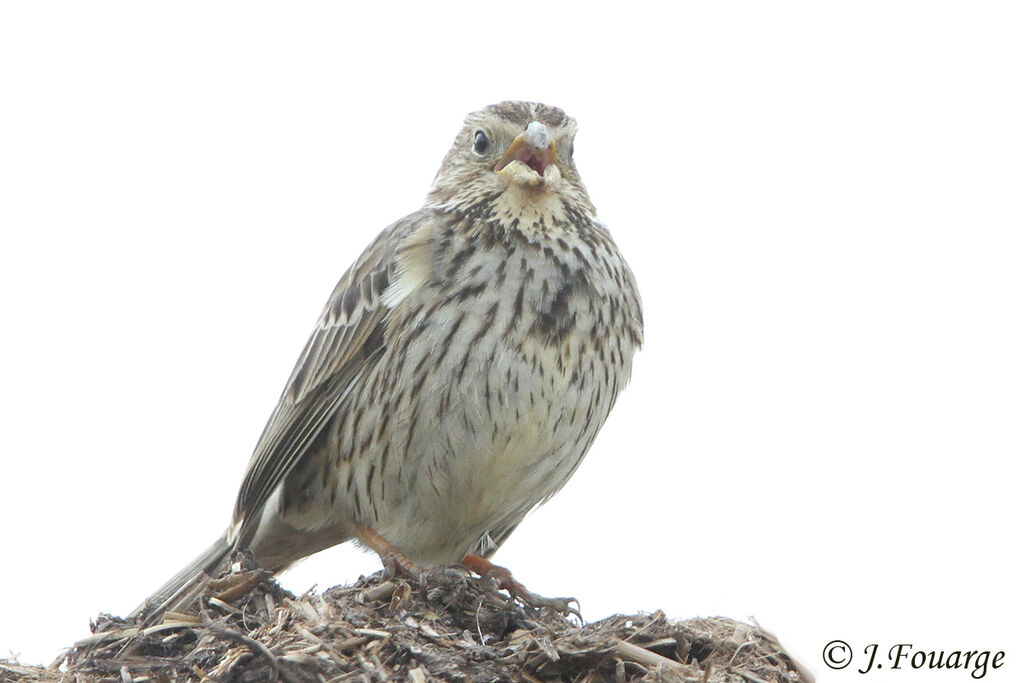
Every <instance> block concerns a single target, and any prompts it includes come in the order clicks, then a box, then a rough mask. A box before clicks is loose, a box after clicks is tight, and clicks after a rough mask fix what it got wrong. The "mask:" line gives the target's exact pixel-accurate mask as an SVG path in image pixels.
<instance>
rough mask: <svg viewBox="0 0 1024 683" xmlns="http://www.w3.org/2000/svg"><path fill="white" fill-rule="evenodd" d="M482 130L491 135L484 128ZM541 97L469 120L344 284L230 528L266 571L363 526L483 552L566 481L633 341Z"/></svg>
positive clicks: (401, 543) (615, 255) (610, 261)
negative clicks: (407, 209)
mask: <svg viewBox="0 0 1024 683" xmlns="http://www.w3.org/2000/svg"><path fill="white" fill-rule="evenodd" d="M481 134H482V135H483V138H482V137H481ZM574 135H575V122H574V121H573V120H572V119H570V118H569V117H567V116H566V115H565V114H564V112H562V111H561V110H560V109H556V108H554V107H549V106H546V105H541V104H532V103H519V102H506V103H502V104H498V105H494V106H491V107H488V108H486V109H484V110H482V111H480V112H477V113H474V114H471V115H470V116H469V117H467V119H466V123H465V126H464V128H463V130H462V132H461V133H460V134H459V136H458V137H457V138H456V140H455V144H454V145H453V147H452V149H451V151H450V152H449V153H448V155H447V156H446V158H445V160H444V162H443V164H442V166H441V169H440V171H439V172H438V175H437V177H436V179H435V181H434V185H433V187H432V188H431V191H430V193H429V195H428V198H427V203H426V205H425V206H424V207H423V208H422V209H421V210H420V211H417V212H416V213H414V214H412V215H410V216H407V217H406V218H403V219H402V220H400V221H398V222H397V223H394V224H393V225H391V226H390V227H388V228H387V229H386V230H384V231H383V232H382V233H381V234H380V235H379V236H378V237H377V238H376V239H375V240H374V241H373V243H372V244H371V245H370V246H369V247H368V248H367V249H366V251H365V252H364V253H363V254H362V255H361V256H360V257H359V258H358V259H357V260H356V262H355V263H354V264H353V265H352V267H351V268H349V270H348V271H347V272H346V273H345V275H344V276H343V277H342V279H341V281H340V282H339V283H338V285H337V287H335V290H334V292H333V293H332V295H331V297H330V299H329V300H328V302H327V305H326V307H325V308H324V311H323V313H322V314H321V316H320V319H319V321H318V322H317V326H316V328H315V330H314V332H313V335H312V337H311V338H310V340H309V342H308V343H307V345H306V348H305V349H304V350H303V352H302V355H301V356H300V357H299V361H298V363H297V364H296V366H295V369H294V371H293V372H292V376H291V377H290V378H289V380H288V384H287V385H286V388H285V390H284V393H283V394H282V396H281V399H280V402H279V404H278V406H277V408H276V410H275V411H274V413H273V415H272V416H271V418H270V420H269V422H268V424H267V426H266V428H265V429H264V432H263V435H262V437H261V438H260V441H259V444H258V445H257V447H256V451H255V453H254V454H253V457H252V460H251V462H250V464H249V469H248V471H247V473H246V476H245V480H244V482H243V484H242V487H241V490H240V492H239V495H238V499H237V502H236V505H235V513H234V520H233V522H232V525H231V527H230V528H229V530H228V532H227V533H226V534H225V536H224V537H223V538H222V539H219V540H218V541H217V543H215V544H214V545H213V546H211V548H210V549H209V550H208V551H207V552H206V553H204V554H203V555H201V556H200V557H199V558H197V559H196V561H195V562H193V563H192V564H191V565H189V566H188V567H186V568H185V569H184V570H182V572H180V573H179V575H178V576H176V577H175V578H174V579H172V581H171V582H169V583H168V584H167V585H166V586H164V587H163V588H162V589H161V590H160V591H159V592H158V595H163V596H166V595H168V594H170V593H172V592H174V591H175V590H177V589H178V588H179V587H180V586H181V585H182V584H183V583H184V582H186V581H188V580H189V578H191V577H192V575H194V574H196V572H197V571H198V570H204V571H206V572H208V573H215V572H216V571H217V569H218V568H219V566H220V565H222V564H223V562H224V561H225V558H226V557H227V555H228V554H229V552H230V550H231V549H233V548H251V549H252V551H253V553H254V555H255V558H256V561H257V563H258V564H259V565H260V566H262V567H264V568H266V569H269V570H271V571H274V572H277V571H280V570H282V569H284V568H285V567H287V566H288V565H289V564H291V563H293V562H295V561H296V560H298V559H301V558H302V557H305V556H306V555H309V554H311V553H313V552H316V551H318V550H321V549H323V548H326V547H329V546H332V545H335V544H338V543H342V542H344V541H347V540H350V539H351V538H353V535H354V533H355V526H356V525H357V524H365V525H367V526H368V527H370V528H372V529H373V530H374V531H376V532H377V533H378V534H380V536H382V537H383V538H384V539H385V540H386V541H388V542H389V543H390V544H392V545H393V546H394V547H395V548H397V550H398V551H400V552H401V553H402V554H403V555H404V556H405V557H407V558H408V559H410V560H411V561H413V562H415V563H417V564H419V565H422V566H435V565H439V564H443V563H447V562H454V561H458V560H460V559H461V558H463V556H465V555H466V554H467V553H475V554H478V555H481V556H483V557H488V556H490V555H491V554H492V553H493V552H494V550H495V549H496V548H497V547H498V546H499V545H501V543H502V542H503V541H504V540H505V539H506V538H507V537H508V535H509V534H510V533H511V532H512V530H513V529H514V528H515V527H516V525H517V524H518V523H519V522H520V520H521V519H522V518H523V516H524V515H525V514H526V513H527V512H528V511H529V510H530V509H531V508H533V507H534V506H536V505H537V504H539V503H542V502H543V501H545V500H546V499H547V498H549V497H550V496H551V495H553V494H554V493H555V492H556V491H557V490H558V489H559V488H561V487H562V485H563V484H564V483H565V482H566V480H567V479H568V478H569V477H570V476H571V474H572V473H573V472H574V471H575V469H576V467H577V466H578V465H579V463H580V461H581V459H582V458H583V456H584V455H585V454H586V452H587V450H588V449H589V448H590V445H591V444H592V443H593V441H594V438H595V437H596V435H597V432H598V430H599V429H600V427H601V425H602V424H603V423H604V421H605V418H606V417H607V415H608V412H609V411H610V410H611V407H612V405H613V404H614V402H615V399H616V396H617V395H618V393H619V392H620V391H621V390H622V388H623V387H624V386H625V384H626V382H627V381H628V379H629V375H630V369H631V363H632V357H633V354H634V352H635V351H636V350H637V349H638V348H639V346H640V344H641V341H642V317H641V308H640V298H639V294H638V292H637V289H636V285H635V282H634V279H633V275H632V273H631V272H630V270H629V268H628V266H627V265H626V263H625V261H624V260H623V258H622V256H621V255H620V254H619V251H618V250H617V248H616V247H615V244H614V243H613V242H612V239H611V237H610V236H609V234H608V231H607V230H606V228H605V227H604V226H603V225H602V224H601V223H600V222H599V221H598V220H597V218H596V215H595V212H594V208H593V206H592V204H591V203H590V200H589V198H588V196H587V193H586V190H585V189H584V187H583V185H582V183H581V182H580V179H579V175H578V174H577V172H576V168H575V164H574V163H573V160H572V144H573V136H574Z"/></svg>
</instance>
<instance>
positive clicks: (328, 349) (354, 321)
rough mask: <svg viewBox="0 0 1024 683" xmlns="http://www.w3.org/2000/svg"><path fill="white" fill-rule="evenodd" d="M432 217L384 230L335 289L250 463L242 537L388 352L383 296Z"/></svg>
mask: <svg viewBox="0 0 1024 683" xmlns="http://www.w3.org/2000/svg"><path fill="white" fill-rule="evenodd" d="M431 218H432V217H431V216H430V215H429V214H424V213H422V212H420V213H415V214H412V215H410V216H408V217H406V218H404V219H402V220H400V221H398V222H397V223H395V224H393V225H391V226H390V227H389V228H387V229H386V230H384V232H382V233H381V234H380V235H379V236H378V237H377V239H376V240H375V241H374V242H373V243H372V244H371V245H370V246H369V247H368V248H367V249H366V251H364V252H363V254H362V255H361V256H360V257H359V259H358V260H357V261H356V262H355V263H354V264H352V266H351V267H350V268H349V269H348V271H347V272H346V273H345V275H343V276H342V278H341V281H339V282H338V285H337V286H336V287H335V288H334V292H333V293H332V294H331V298H330V299H329V300H328V301H327V305H326V306H325V307H324V310H323V313H322V314H321V315H320V319H319V321H318V322H317V326H316V329H315V330H314V331H313V335H312V336H311V337H310V339H309V341H308V342H307V343H306V347H305V349H303V351H302V355H301V356H299V360H298V362H297V363H296V365H295V369H294V370H292V375H291V377H290V378H289V380H288V384H287V385H286V386H285V390H284V393H282V394H281V399H280V401H279V402H278V404H277V408H275V409H274V413H273V414H272V415H271V416H270V420H269V421H268V422H267V426H266V427H265V428H264V429H263V434H262V436H260V440H259V442H258V443H257V445H256V450H255V451H254V452H253V455H252V459H251V460H250V461H249V469H248V471H247V472H246V474H245V480H244V481H243V482H242V488H241V490H240V491H239V492H238V499H237V501H236V502H235V515H234V519H235V523H234V525H233V528H234V530H235V531H236V532H238V533H237V534H233V537H235V538H237V537H239V536H240V537H241V539H242V542H243V543H245V542H246V541H247V536H248V535H249V534H250V533H251V532H253V531H255V527H256V525H257V524H258V523H259V518H260V516H261V511H262V509H263V506H264V504H265V503H266V502H267V499H268V498H270V496H271V495H272V494H273V492H274V490H275V489H276V488H277V487H278V486H279V485H280V484H281V482H282V481H284V479H285V477H286V476H288V473H289V472H291V470H292V469H293V468H294V467H295V465H296V463H297V462H298V461H299V460H300V459H301V458H302V457H303V455H305V453H306V452H307V451H308V450H309V447H310V446H311V445H312V443H313V442H314V441H315V440H316V438H317V437H318V435H319V434H320V432H321V431H322V430H323V428H324V427H325V426H326V425H327V424H328V423H329V422H330V420H331V418H332V416H333V415H334V412H335V411H336V409H337V407H338V405H339V403H341V401H342V400H343V399H344V398H345V396H346V395H347V394H348V393H349V391H351V389H352V387H353V386H354V385H355V384H356V383H357V382H358V381H359V379H360V377H362V376H363V374H364V373H365V372H366V371H367V369H368V368H369V367H371V366H372V364H373V363H374V362H375V360H376V359H377V358H378V357H379V356H380V355H381V353H382V352H383V350H384V332H385V325H386V322H387V313H388V311H389V310H390V306H389V305H388V303H389V302H388V301H385V300H383V299H384V295H385V292H386V291H387V290H388V286H389V284H390V283H391V282H392V281H394V279H395V275H396V273H395V269H396V258H395V254H396V251H397V250H398V249H399V248H400V246H401V244H402V242H403V241H404V240H405V238H406V237H407V236H408V235H409V234H411V233H412V232H414V231H415V230H416V229H417V228H420V227H423V226H424V224H425V223H430V222H431Z"/></svg>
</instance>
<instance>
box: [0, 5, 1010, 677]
mask: <svg viewBox="0 0 1024 683" xmlns="http://www.w3.org/2000/svg"><path fill="white" fill-rule="evenodd" d="M362 4H365V3H362ZM381 4H382V5H384V4H390V3H381ZM1022 33H1024V22H1022V17H1021V14H1020V12H1019V11H1018V10H1016V9H1015V8H1013V3H1005V4H999V3H968V2H962V3H956V2H928V3H923V2H922V3H909V2H859V3H843V4H842V5H840V4H837V3H836V4H833V3H817V2H804V3H794V2H780V3H734V2H719V3H699V4H688V5H681V6H677V7H675V8H674V9H672V10H669V9H666V8H665V7H659V6H656V5H646V4H644V3H630V4H629V6H628V8H625V7H623V8H620V9H617V10H614V11H605V10H601V9H597V8H595V7H593V6H587V7H585V8H584V7H582V6H576V7H569V6H568V5H561V4H557V5H556V4H555V3H551V4H544V3H540V4H530V3H525V4H524V3H519V2H516V3H494V4H490V5H487V6H486V7H485V6H484V5H483V4H482V3H481V4H477V3H466V4H463V5H458V6H456V5H450V6H447V7H443V8H441V7H437V6H434V4H433V3H423V4H421V5H420V6H417V7H415V8H414V7H408V8H401V7H396V6H394V5H392V6H391V7H390V8H387V9H380V10H372V11H368V10H366V9H360V10H353V9H351V8H349V7H348V6H346V5H345V4H343V3H324V4H317V3H304V4H301V5H299V4H298V3H280V4H269V3H239V4H222V3H207V2H201V3H182V2H179V3H163V4H162V5H161V6H156V5H150V4H143V3H129V2H125V3H67V4H53V3H45V2H39V3H5V4H4V5H3V8H2V9H0V97H2V100H3V102H2V107H0V226H2V247H0V249H2V254H0V296H2V301H0V304H2V312H0V316H2V317H0V320H2V326H3V327H2V334H0V343H2V345H3V349H2V354H0V372H2V375H0V381H2V392H0V416H2V417H0V419H2V421H3V422H2V439H3V444H4V455H3V461H2V463H3V464H2V468H3V469H2V476H3V482H2V499H0V525H2V530H3V546H2V550H0V553H2V560H0V572H2V574H0V577H2V586H3V599H2V606H0V610H2V612H0V656H4V655H8V654H9V653H15V654H20V657H21V659H22V661H25V662H29V663H32V662H36V663H39V662H42V663H46V662H49V661H50V660H51V659H52V658H53V657H55V656H56V654H57V653H58V650H59V649H60V648H61V647H63V646H66V645H69V644H70V643H71V642H73V641H74V640H75V639H77V638H79V637H82V636H84V635H87V633H88V620H89V618H90V617H93V616H95V615H96V614H97V613H98V612H100V611H110V612H114V613H120V614H123V613H125V612H127V611H128V610H130V609H131V608H132V607H134V605H135V604H136V603H137V602H139V601H140V600H141V599H142V598H144V597H145V596H146V595H147V594H148V593H149V592H150V591H151V590H153V589H154V588H156V586H157V585H159V584H160V583H162V582H163V581H164V580H165V579H166V578H167V577H168V576H169V575H170V574H172V573H174V572H175V571H176V570H177V569H179V567H180V566H181V565H183V564H184V563H185V562H187V561H188V560H190V559H191V558H192V556H193V555H194V554H196V553H197V552H198V551H200V550H201V549H202V548H204V547H206V545H207V544H208V543H209V542H210V541H212V540H213V539H214V538H215V537H216V536H217V535H218V534H219V533H220V532H221V531H222V529H223V528H224V527H225V525H226V524H227V521H228V518H229V515H230V511H231V506H232V503H233V500H234V496H235V492H236V488H237V486H238V484H239V483H240V480H241V476H242V473H243V471H244V468H245V465H246V462H247V460H248V457H249V454H250V452H251V450H252V448H253V446H254V445H255V442H256V439H257V437H258V436H259V434H260V431H261V429H262V427H263V423H264V421H265V420H266V418H267V416H268V415H269V413H270V411H271V409H272V408H273V406H274V404H275V402H276V400H277V397H278V394H279V392H280V390H281V388H282V386H283V383H284V381H285V379H286V378H287V376H288V373H289V371H290V369H291V366H292V363H293V362H294V360H295V358H296V357H297V355H298V352H299V350H300V349H301V347H302V344H303V343H304V341H305V339H306V337H307V335H308V333H309V332H310V330H311V329H312V326H313V322H314V320H315V318H316V316H317V315H318V313H319V311H320V308H321V306H322V304H323V302H324V301H325V299H326V297H327V295H328V294H329V292H330V290H331V288H332V287H333V285H334V283H335V281H336V279H337V278H338V277H339V276H340V275H341V273H342V272H343V271H344V269H345V268H346V267H347V266H348V264H349V263H350V262H351V261H352V260H353V259H354V258H355V256H356V255H357V254H358V253H359V252H360V250H361V249H362V248H363V247H364V246H365V245H366V244H367V243H368V242H369V241H370V240H371V238H372V237H373V236H374V235H375V234H376V233H377V232H378V231H379V230H381V229H382V228H383V227H385V226H386V225H387V224H389V223H390V222H392V221H393V220H395V219H397V218H399V217H401V216H403V215H405V214H406V213H409V212H411V211H413V210H415V209H416V208H418V207H419V205H420V204H421V202H422V198H423V196H424V195H425V193H426V191H427V189H428V187H429V184H430V181H431V180H432V178H433V174H434V173H435V171H436V170H437V167H438V165H439V164H440V161H441V158H442V157H443V155H444V153H445V152H446V150H447V148H448V146H449V145H450V143H451V140H452V139H453V137H454V136H455V134H456V133H457V131H458V130H459V128H460V125H461V121H462V117H463V116H464V115H465V114H466V113H467V112H469V111H471V110H474V109H477V108H479V107H481V106H483V105H486V104H489V103H492V102H495V101H499V100H502V99H534V100H541V101H545V102H548V103H551V104H557V105H559V106H562V107H563V108H565V109H566V110H567V111H569V112H570V114H572V115H574V116H575V117H576V118H577V119H578V121H579V125H580V133H579V135H578V137H577V140H576V158H577V164H578V167H579V169H580V171H581V173H582V176H583V178H584V180H585V182H586V183H587V185H588V188H589V190H590V193H591V196H592V198H593V200H594V202H595V204H596V205H597V207H598V210H599V213H600V215H601V216H602V218H603V219H604V220H605V221H606V222H607V223H608V224H609V225H610V226H611V228H612V230H613V233H614V235H615V238H616V240H617V241H618V243H619V245H620V247H621V249H622V251H623V252H624V254H625V255H626V257H627V258H628V260H629V261H630V263H631V264H632V267H633V269H634V271H635V272H636V275H637V279H638V281H639V284H640V287H641V290H642V294H643V298H644V304H645V313H646V334H647V344H646V347H645V348H644V350H643V352H642V353H641V354H640V356H639V357H638V359H637V362H636V365H635V368H634V381H633V383H632V384H631V386H630V387H629V388H628V390H627V391H626V392H625V393H624V394H623V395H622V396H621V398H620V400H619V403H618V405H617V406H616V409H615V411H614V413H613V414H612V416H611V419H610V420H609V422H608V424H607V426H606V427H605V429H604V431H603V433H602V434H601V436H600V437H599V438H598V440H597V443H596V445H595V446H594V448H593V450H592V451H591V455H590V457H589V459H588V460H587V462H586V463H585V464H584V466H583V467H582V468H581V469H580V471H579V472H578V474H577V475H576V477H575V478H574V479H573V480H572V481H571V482H570V483H569V485H568V486H567V487H566V488H565V489H564V491H563V492H562V493H561V494H560V495H559V496H557V497H556V498H555V499H554V500H553V501H552V502H551V503H549V504H548V505H547V506H545V507H544V508H542V509H541V510H539V511H538V512H536V513H535V514H533V515H532V516H530V517H529V518H528V519H527V521H526V522H524V523H523V525H522V526H521V527H520V529H519V530H518V531H517V533H516V534H514V535H513V537H512V539H511V540H510V541H509V542H508V543H507V544H506V546H505V547H503V548H502V550H501V551H500V552H499V554H498V555H497V557H496V560H497V561H499V562H500V563H502V564H505V565H507V566H509V567H511V568H512V569H513V570H514V572H515V574H516V575H517V576H518V577H519V578H520V579H521V580H522V581H523V582H524V583H526V584H527V585H528V586H530V587H532V588H533V589H534V590H536V591H538V592H541V593H544V594H548V595H563V594H570V595H575V596H577V597H578V598H579V599H580V601H581V603H582V607H583V610H584V615H585V616H586V617H587V618H589V619H596V618H600V617H603V616H606V615H608V614H610V613H613V612H635V611H638V610H655V609H658V608H660V609H663V610H664V611H665V612H666V613H668V615H669V616H671V617H681V618H682V617H692V616H697V615H719V614H720V615H727V616H730V617H735V618H740V619H744V618H748V617H755V618H757V619H758V620H759V621H760V622H761V623H762V624H763V625H765V626H767V627H769V628H770V629H772V630H774V631H775V632H776V633H777V634H778V635H779V637H780V638H781V639H782V641H783V643H784V644H786V645H787V646H788V647H789V648H791V649H792V650H793V651H794V652H795V653H796V654H798V655H799V656H800V657H801V658H802V659H804V660H805V661H806V662H807V663H808V664H809V665H810V666H811V667H812V668H813V669H815V670H816V671H817V672H818V674H819V678H820V680H847V681H854V680H865V681H876V680H877V681H885V680H892V681H897V680H899V681H922V680H929V681H967V680H970V679H969V675H968V673H966V672H963V671H959V672H939V673H936V672H931V673H929V672H926V671H922V672H913V671H907V670H905V669H904V670H902V671H895V672H893V671H888V670H882V671H875V672H872V673H871V675H870V676H859V675H857V674H855V673H854V671H853V668H851V669H848V670H846V671H843V672H840V673H833V672H830V671H829V670H828V669H826V668H825V667H824V665H823V664H822V660H821V651H822V648H823V647H824V645H825V643H827V642H828V641H830V640H832V639H835V638H842V639H844V640H846V641H848V642H849V643H850V644H851V645H852V646H853V647H854V649H855V650H856V651H857V652H858V653H859V652H860V650H862V649H863V648H864V647H865V646H867V645H869V644H871V643H880V644H881V646H882V648H883V649H886V648H888V647H889V646H890V645H891V644H894V643H897V642H909V643H912V644H913V645H914V647H915V648H916V649H946V650H951V649H972V650H973V649H991V650H1006V651H1007V654H1006V658H1005V665H1004V668H1002V669H1000V670H998V671H994V672H990V673H989V675H988V676H987V677H986V680H995V681H1010V680H1020V676H1021V672H1022V671H1024V666H1022V664H1021V659H1022V658H1024V647H1022V645H1021V643H1022V641H1024V629H1022V627H1021V625H1020V611H1021V608H1022V607H1024V600H1022V588H1021V581H1020V576H1021V564H1022V563H1021V560H1020V553H1019V549H1020V543H1021V536H1020V527H1021V525H1020V521H1021V517H1022V515H1021V512H1022V509H1021V508H1022V505H1021V502H1020V494H1019V487H1020V482H1021V476H1020V473H1019V462H1020V459H1021V455H1022V453H1024V428H1022V424H1024V422H1022V415H1024V361H1022V355H1024V353H1022V350H1024V315H1022V314H1024V272H1022V270H1024V269H1022V260H1024V195H1022V187H1024V67H1022V65H1024V47H1022V44H1024V40H1022V38H1021V36H1022ZM378 566H379V565H378V562H377V560H376V558H374V557H372V556H367V555H363V554H361V553H359V552H358V551H355V550H353V549H351V548H348V547H346V548H341V549H337V550H335V551H330V552H328V553H326V554H324V555H322V556H320V557H318V558H315V559H312V560H310V561H308V562H306V563H305V564H303V565H301V566H300V568H298V569H297V570H295V571H293V572H291V573H289V574H287V575H285V576H284V577H283V579H282V580H283V582H284V584H285V585H286V586H287V587H289V588H291V589H293V590H296V591H303V590H305V589H306V588H308V587H309V586H310V585H312V584H314V583H317V584H319V585H320V586H321V587H327V586H330V585H333V584H336V583H343V582H349V581H352V580H353V579H355V578H356V577H357V576H358V575H359V574H360V573H368V572H371V571H374V570H376V568H377V567H378ZM863 664H864V660H863V658H862V659H860V660H857V661H855V667H860V666H863Z"/></svg>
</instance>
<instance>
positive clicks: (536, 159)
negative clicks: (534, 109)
mask: <svg viewBox="0 0 1024 683" xmlns="http://www.w3.org/2000/svg"><path fill="white" fill-rule="evenodd" d="M515 162H519V163H515ZM554 162H555V141H554V140H553V139H552V138H551V132H550V131H549V130H548V127H547V126H545V125H544V124H543V123H541V122H540V121H534V122H532V123H531V124H530V125H528V126H527V127H526V130H524V131H523V132H522V133H520V134H519V135H518V136H516V139H515V140H513V141H512V144H511V145H509V146H508V149H507V150H505V154H503V155H502V157H501V159H499V160H498V163H497V164H496V165H495V166H494V170H495V172H496V173H499V174H501V175H506V176H508V177H509V178H510V179H513V180H520V181H527V180H529V181H532V182H529V184H531V185H534V184H538V183H539V182H543V180H542V179H544V178H545V177H546V176H545V173H544V172H545V171H547V170H548V167H550V166H552V165H553V164H554ZM524 166H525V167H526V168H524ZM527 168H529V169H532V170H533V171H534V172H535V173H536V174H537V176H540V177H539V178H537V177H536V176H533V174H532V173H530V172H529V171H528V170H527ZM556 168H557V167H556ZM526 176H529V177H528V178H527V177H526Z"/></svg>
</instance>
